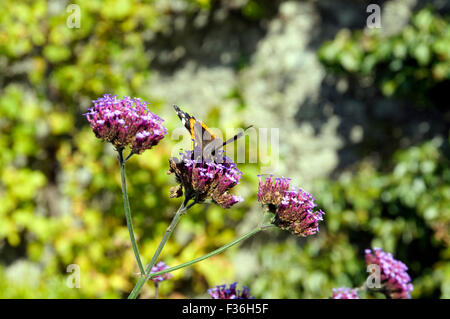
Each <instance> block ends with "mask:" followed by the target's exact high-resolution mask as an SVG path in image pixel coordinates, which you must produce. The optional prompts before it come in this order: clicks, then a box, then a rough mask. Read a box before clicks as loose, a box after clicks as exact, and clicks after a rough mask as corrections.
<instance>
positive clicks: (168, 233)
mask: <svg viewBox="0 0 450 319" xmlns="http://www.w3.org/2000/svg"><path fill="white" fill-rule="evenodd" d="M190 199H191V197H190V196H188V194H186V197H185V200H184V202H183V204H181V206H180V208H178V211H177V213H176V214H175V216H174V217H173V219H172V222H171V223H170V225H169V227H167V230H166V233H165V234H164V237H163V239H162V240H161V242H160V243H159V246H158V248H157V249H156V251H155V253H154V254H153V257H152V259H151V260H150V263H149V264H148V265H147V267H146V270H145V272H144V274H145V276H144V277H141V278H140V279H139V281H138V283H137V284H136V286H135V287H134V289H133V291H131V293H130V295H129V296H128V299H135V298H136V297H137V296H138V294H139V292H140V290H141V289H142V286H143V285H144V284H145V282H146V281H147V279H148V278H149V275H150V272H151V270H152V268H153V266H154V265H155V264H156V261H157V260H158V257H159V255H160V254H161V251H162V250H163V248H164V246H165V244H166V243H167V241H168V240H169V238H170V236H171V235H172V233H173V231H174V229H175V227H176V226H177V224H178V222H179V221H180V218H181V216H183V214H184V213H185V212H186V211H187V210H188V209H189V208H191V207H192V206H193V205H194V204H195V201H194V202H192V203H191V204H190V205H187V203H188V202H189V201H190ZM143 278H144V279H145V280H141V279H143Z"/></svg>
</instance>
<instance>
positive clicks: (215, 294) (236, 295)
mask: <svg viewBox="0 0 450 319" xmlns="http://www.w3.org/2000/svg"><path fill="white" fill-rule="evenodd" d="M236 286H237V282H235V283H233V284H231V285H230V287H229V288H227V285H220V286H217V287H216V288H211V289H208V294H209V295H210V296H211V298H212V299H252V298H254V297H253V296H252V295H250V290H249V289H248V288H247V287H245V286H243V287H242V290H238V289H236Z"/></svg>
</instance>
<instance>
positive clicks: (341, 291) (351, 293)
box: [331, 287, 359, 299]
mask: <svg viewBox="0 0 450 319" xmlns="http://www.w3.org/2000/svg"><path fill="white" fill-rule="evenodd" d="M331 298H332V299H359V295H358V290H357V289H351V288H346V287H343V288H333V296H332V297H331Z"/></svg>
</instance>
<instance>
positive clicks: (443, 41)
mask: <svg viewBox="0 0 450 319" xmlns="http://www.w3.org/2000/svg"><path fill="white" fill-rule="evenodd" d="M319 57H320V59H321V61H322V62H323V63H325V64H326V65H327V66H328V67H329V69H330V70H332V71H334V72H336V73H338V74H346V75H353V76H355V77H356V78H357V79H363V78H367V77H370V78H373V80H374V81H375V84H376V85H377V86H378V87H379V88H380V90H381V91H382V92H383V94H384V95H386V96H397V97H402V98H407V99H409V100H410V101H413V102H414V103H415V104H416V105H418V106H422V107H423V106H430V105H432V104H433V101H434V102H435V103H436V102H438V99H442V98H443V97H444V96H445V92H441V91H440V89H441V88H442V89H443V88H444V85H446V84H448V83H449V81H450V23H449V17H441V16H439V15H438V14H436V13H434V12H433V10H432V9H430V8H426V9H422V10H421V11H419V12H417V13H416V14H414V16H413V17H412V19H411V24H410V25H408V26H406V27H405V28H403V29H402V31H401V33H400V34H396V35H393V36H388V35H385V34H383V29H382V28H381V29H365V30H363V31H356V32H350V31H349V30H347V29H344V30H341V31H340V32H339V33H338V34H337V35H336V38H335V39H334V40H332V41H329V42H327V43H325V44H324V45H323V46H322V48H321V49H320V51H319ZM430 102H431V103H430Z"/></svg>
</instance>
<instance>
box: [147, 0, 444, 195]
mask: <svg viewBox="0 0 450 319" xmlns="http://www.w3.org/2000/svg"><path fill="white" fill-rule="evenodd" d="M174 3H176V2H174ZM245 3H246V1H231V2H229V3H228V5H226V4H225V2H223V3H222V4H221V5H218V6H217V8H213V9H212V10H210V11H208V12H205V13H199V14H198V15H196V16H195V17H193V18H192V17H187V16H183V15H179V16H177V17H176V18H175V19H173V20H174V21H175V22H174V23H172V24H171V25H168V26H167V28H166V31H165V32H162V33H160V34H154V35H152V40H150V41H149V48H150V51H151V52H152V56H153V63H152V65H153V69H154V70H156V71H155V72H154V76H153V77H152V80H151V81H150V83H149V90H150V92H151V94H152V95H153V96H154V98H155V99H159V100H161V101H163V102H164V103H168V104H173V103H177V104H180V105H182V106H183V107H184V108H185V109H186V110H189V111H190V112H191V113H194V114H195V115H196V116H197V117H198V118H200V119H202V118H205V117H206V116H207V114H208V111H209V110H210V109H211V108H213V107H219V108H220V109H221V112H220V116H221V118H220V125H221V127H222V128H224V127H227V126H226V125H227V123H234V122H236V120H237V119H236V118H235V116H236V112H235V111H236V108H238V107H239V105H240V104H241V103H243V104H244V105H245V106H246V108H245V111H244V116H243V121H244V123H243V124H244V125H250V124H252V125H254V126H255V127H257V128H260V127H263V128H279V129H280V133H279V138H280V162H279V165H278V166H277V167H276V168H275V169H274V172H273V173H275V174H277V175H288V176H292V177H293V178H294V181H295V182H296V183H298V184H301V185H302V186H304V187H309V186H311V182H312V181H313V180H314V179H316V178H318V177H324V176H329V175H330V174H332V173H335V172H340V171H341V170H342V169H343V168H346V167H348V165H351V164H352V163H354V162H355V161H356V160H358V159H361V157H365V156H366V155H372V159H373V160H375V161H376V160H378V159H380V158H382V157H383V154H379V153H380V152H379V149H378V148H377V147H378V146H380V141H384V139H386V138H387V139H390V140H392V138H394V141H392V145H391V146H392V147H387V148H386V149H384V150H383V152H387V153H389V152H390V151H391V150H394V149H395V147H397V146H399V145H400V144H402V143H403V144H409V143H411V142H412V141H413V140H414V141H417V140H420V139H422V138H423V137H425V135H426V134H427V132H428V131H429V129H430V125H429V124H427V123H428V122H427V118H428V119H431V118H432V117H433V115H432V114H431V115H430V114H427V115H426V116H425V118H424V117H423V116H424V114H421V113H420V112H418V114H411V113H410V112H409V111H407V112H406V113H407V114H405V115H406V117H405V116H402V114H399V112H398V110H404V105H403V102H401V101H397V102H396V101H392V100H387V99H385V98H383V97H382V96H379V95H378V93H377V92H376V91H375V90H374V89H372V88H371V83H370V82H368V83H348V81H345V80H342V79H337V78H334V77H332V76H329V75H327V74H326V72H325V69H324V67H323V66H322V65H321V64H320V63H319V61H318V58H317V55H316V51H317V49H318V48H319V46H320V45H321V44H322V43H323V42H324V41H326V40H329V39H332V38H333V37H334V36H335V35H336V33H337V32H338V31H339V30H341V29H343V28H348V29H362V28H364V27H365V23H366V19H367V16H368V15H369V14H368V13H366V8H367V5H368V4H369V3H379V4H380V5H381V7H382V28H383V32H385V33H386V34H393V33H395V32H398V31H400V30H401V29H402V27H403V26H404V25H405V24H407V23H408V19H409V17H410V14H411V12H412V11H413V10H414V9H416V8H417V7H419V6H423V5H424V4H425V2H424V1H416V0H407V1H378V2H371V1H356V0H353V1H351V0H347V1H274V2H272V5H273V6H274V9H275V10H274V14H273V15H271V16H268V17H267V18H265V19H262V21H258V22H255V21H251V20H249V19H247V18H246V17H244V16H242V14H240V11H239V9H240V8H241V7H242V6H243V5H244V4H245ZM167 5H169V4H167ZM434 5H435V6H436V7H437V8H440V7H441V8H442V9H443V10H444V9H446V7H447V6H448V5H446V4H445V3H441V2H439V1H436V3H434ZM174 12H176V10H174ZM175 14H176V13H175ZM225 22H226V23H225ZM233 93H234V95H237V96H238V97H239V98H229V96H230V95H233ZM236 93H237V94H236ZM167 115H168V116H170V115H169V114H167ZM407 119H410V120H411V121H412V122H411V123H409V126H408V125H407V124H405V120H407ZM386 120H388V121H391V124H392V125H391V127H389V125H381V126H380V124H382V123H384V124H386V122H385V121H386ZM400 123H402V126H404V127H401V128H398V127H397V128H398V129H396V126H397V125H400ZM410 126H413V127H414V128H418V129H414V130H413V131H412V132H408V130H410ZM405 134H406V136H407V137H406V138H405ZM408 136H410V138H408ZM394 146H395V147H394ZM403 146H405V145H403Z"/></svg>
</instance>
